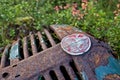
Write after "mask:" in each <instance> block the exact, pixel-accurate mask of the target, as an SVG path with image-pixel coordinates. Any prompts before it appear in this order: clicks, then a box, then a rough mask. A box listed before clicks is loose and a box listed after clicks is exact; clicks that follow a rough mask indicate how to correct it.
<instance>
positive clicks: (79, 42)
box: [61, 33, 91, 55]
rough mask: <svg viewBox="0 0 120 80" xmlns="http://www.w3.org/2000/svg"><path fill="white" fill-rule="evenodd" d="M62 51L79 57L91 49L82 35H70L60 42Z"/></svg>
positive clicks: (88, 40) (87, 39)
mask: <svg viewBox="0 0 120 80" xmlns="http://www.w3.org/2000/svg"><path fill="white" fill-rule="evenodd" d="M61 47H62V49H63V50H64V51H65V52H67V53H68V54H71V55H80V54H83V53H85V52H87V51H88V50H89V49H90V47H91V41H90V38H89V37H88V36H86V35H85V34H83V33H76V34H71V35H68V36H66V37H64V38H63V39H62V41H61Z"/></svg>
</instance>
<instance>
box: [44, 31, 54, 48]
mask: <svg viewBox="0 0 120 80" xmlns="http://www.w3.org/2000/svg"><path fill="white" fill-rule="evenodd" d="M44 32H45V34H46V36H47V38H48V40H49V41H50V43H51V45H52V46H54V45H56V43H55V41H54V40H53V38H52V36H51V35H50V32H49V31H48V30H47V29H44Z"/></svg>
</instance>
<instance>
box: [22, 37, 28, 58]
mask: <svg viewBox="0 0 120 80" xmlns="http://www.w3.org/2000/svg"><path fill="white" fill-rule="evenodd" d="M23 55H24V58H28V57H29V52H28V41H27V37H25V38H24V39H23Z"/></svg>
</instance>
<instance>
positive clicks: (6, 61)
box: [0, 25, 119, 80]
mask: <svg viewBox="0 0 120 80" xmlns="http://www.w3.org/2000/svg"><path fill="white" fill-rule="evenodd" d="M80 32H81V31H80V30H78V29H76V28H72V27H70V26H68V25H51V26H50V28H45V29H43V30H42V31H40V32H38V33H36V34H33V33H30V34H29V35H28V36H26V37H24V38H23V39H18V40H17V41H16V42H14V43H13V44H12V45H8V46H6V47H5V49H4V51H3V53H2V57H1V61H0V62H1V63H0V66H1V67H0V79H1V80H97V79H96V74H95V69H96V67H98V66H100V65H106V64H107V63H108V60H107V59H108V57H109V56H112V54H111V53H112V51H111V49H110V47H109V46H108V45H106V44H105V43H104V42H101V41H99V40H96V39H95V38H94V37H92V36H90V35H88V34H86V33H85V34H86V35H88V36H89V37H90V39H91V43H92V46H91V48H90V50H89V51H88V52H86V53H85V55H82V56H72V55H69V54H66V52H64V51H63V49H62V48H61V46H60V41H61V39H62V38H63V37H65V36H66V35H69V34H72V33H80ZM118 80H119V79H118Z"/></svg>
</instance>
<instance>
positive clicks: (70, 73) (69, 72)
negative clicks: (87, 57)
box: [64, 63, 76, 80]
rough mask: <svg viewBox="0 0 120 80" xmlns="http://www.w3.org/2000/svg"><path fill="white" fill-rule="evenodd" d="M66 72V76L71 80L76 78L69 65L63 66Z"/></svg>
mask: <svg viewBox="0 0 120 80" xmlns="http://www.w3.org/2000/svg"><path fill="white" fill-rule="evenodd" d="M64 66H65V68H66V71H67V72H68V75H69V76H70V78H71V80H74V79H75V78H76V75H75V73H74V71H73V70H72V68H71V67H70V65H69V63H66V64H64Z"/></svg>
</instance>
